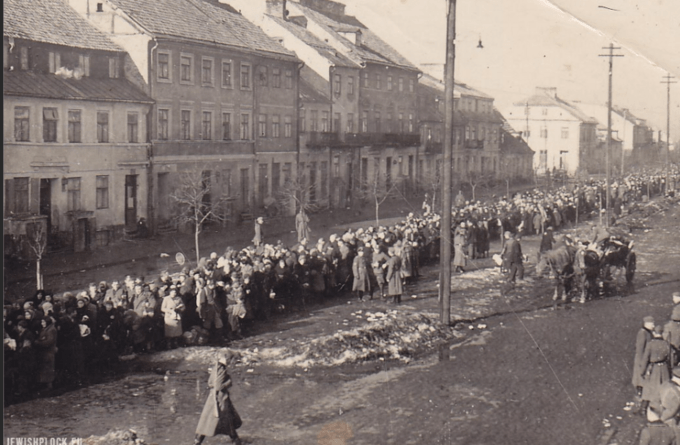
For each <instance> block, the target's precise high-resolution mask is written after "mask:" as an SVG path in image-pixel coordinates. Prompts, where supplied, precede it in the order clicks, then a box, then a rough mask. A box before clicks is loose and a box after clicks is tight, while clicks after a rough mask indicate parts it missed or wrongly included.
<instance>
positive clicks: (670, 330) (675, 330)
mask: <svg viewBox="0 0 680 445" xmlns="http://www.w3.org/2000/svg"><path fill="white" fill-rule="evenodd" d="M663 339H664V340H666V341H667V342H668V343H670V345H671V368H672V367H674V366H676V365H677V364H678V361H680V307H677V306H676V307H674V308H673V312H671V319H670V321H669V322H668V323H666V324H665V325H664V327H663Z"/></svg>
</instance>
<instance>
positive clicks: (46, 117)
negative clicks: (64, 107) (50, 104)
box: [43, 108, 59, 142]
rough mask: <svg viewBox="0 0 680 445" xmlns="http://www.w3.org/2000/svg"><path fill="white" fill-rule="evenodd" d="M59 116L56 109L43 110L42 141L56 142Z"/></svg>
mask: <svg viewBox="0 0 680 445" xmlns="http://www.w3.org/2000/svg"><path fill="white" fill-rule="evenodd" d="M58 123H59V115H58V113H57V109H56V108H43V141H44V142H57V124H58Z"/></svg>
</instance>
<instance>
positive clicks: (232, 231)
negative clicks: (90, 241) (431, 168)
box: [3, 198, 420, 300]
mask: <svg viewBox="0 0 680 445" xmlns="http://www.w3.org/2000/svg"><path fill="white" fill-rule="evenodd" d="M419 199H420V198H416V199H413V200H412V201H417V200H419ZM414 205H415V204H413V203H411V202H405V201H404V200H403V199H399V200H393V201H388V202H386V203H385V204H384V205H383V206H382V207H381V212H380V213H381V224H394V223H396V222H398V221H401V220H403V219H404V218H405V217H406V215H408V213H409V212H411V211H415V210H414ZM370 225H375V209H374V208H373V207H372V206H369V205H367V206H365V207H364V208H353V209H331V210H327V211H324V212H321V213H318V214H313V215H310V227H311V234H312V239H313V240H314V241H315V240H316V239H318V238H325V239H328V236H329V235H330V234H331V233H342V232H343V231H344V230H346V229H347V227H350V226H351V227H353V228H356V227H368V226H370ZM253 234H254V229H253V222H244V223H243V224H239V225H232V226H228V227H224V228H223V227H219V226H217V227H208V228H206V229H205V230H204V231H203V232H202V233H201V235H200V239H199V248H200V254H201V257H207V256H209V255H210V253H211V252H217V253H218V254H221V253H223V252H224V250H225V249H226V248H227V246H232V247H234V248H237V249H241V248H243V247H245V246H247V245H249V244H250V243H251V241H250V240H251V239H252V237H253ZM264 240H265V242H267V243H276V242H277V241H278V240H281V241H282V242H283V244H284V245H286V246H292V245H293V244H295V243H296V242H297V235H296V232H295V217H294V216H285V217H279V218H275V219H271V220H268V221H266V222H265V225H264ZM177 253H182V254H183V255H184V257H185V259H186V262H187V264H188V265H189V266H190V267H191V266H192V265H195V264H196V251H195V247H194V235H193V233H181V232H174V233H168V234H163V235H157V236H155V237H154V238H149V239H136V240H127V241H118V242H116V243H114V244H111V245H109V246H107V247H101V248H96V249H94V250H92V251H89V252H77V253H76V252H62V253H55V254H53V255H49V256H47V257H46V258H44V259H43V261H42V264H41V268H42V271H43V279H44V282H45V288H46V290H48V291H50V292H54V293H61V292H65V291H72V290H74V289H81V288H83V289H84V288H86V287H87V286H88V284H89V283H91V282H97V283H98V282H100V281H107V282H111V281H112V280H114V279H118V280H122V279H123V278H125V276H126V275H132V276H135V277H145V278H146V279H149V278H150V277H152V276H155V275H157V274H158V273H159V272H160V271H161V270H168V271H170V272H171V273H174V272H178V271H179V270H180V269H181V266H180V265H178V264H177V263H176V262H175V255H176V254H177ZM161 254H166V255H164V256H163V257H162V256H161ZM4 272H5V279H4V286H3V288H4V296H5V298H6V299H10V300H12V299H16V298H26V297H28V296H31V295H33V293H34V292H35V288H36V286H35V283H36V279H35V262H26V263H5V265H4Z"/></svg>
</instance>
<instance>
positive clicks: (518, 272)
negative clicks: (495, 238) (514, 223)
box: [507, 234, 524, 284]
mask: <svg viewBox="0 0 680 445" xmlns="http://www.w3.org/2000/svg"><path fill="white" fill-rule="evenodd" d="M520 241H521V238H520V236H519V234H517V235H516V236H515V239H514V240H513V241H512V242H511V243H509V244H508V248H507V260H508V269H509V275H508V283H513V284H514V283H515V279H516V278H519V279H520V280H523V279H524V264H523V258H522V245H521V244H520Z"/></svg>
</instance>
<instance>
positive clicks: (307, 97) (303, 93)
mask: <svg viewBox="0 0 680 445" xmlns="http://www.w3.org/2000/svg"><path fill="white" fill-rule="evenodd" d="M329 88H330V85H329V83H328V81H327V80H326V79H324V78H323V77H321V76H320V75H318V74H317V73H316V72H315V71H314V70H313V69H311V68H309V67H308V66H306V65H305V66H303V67H302V69H301V70H300V100H302V102H303V103H304V102H321V103H329V104H330V103H331V99H330V97H329V95H328V90H329Z"/></svg>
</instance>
